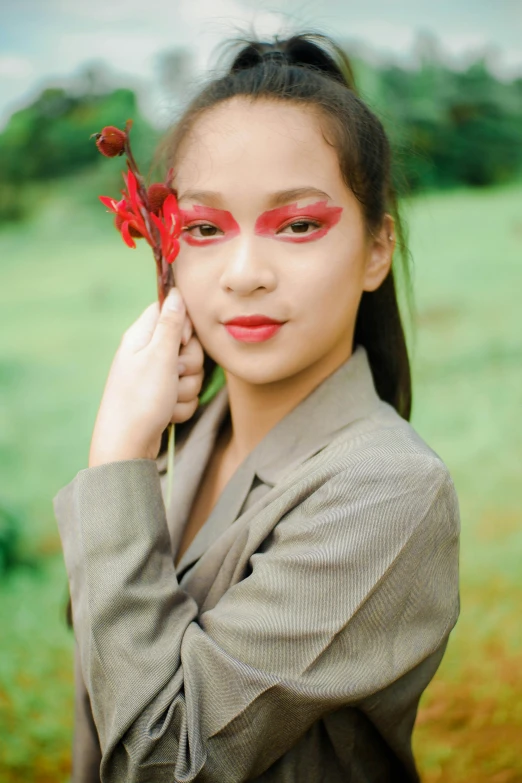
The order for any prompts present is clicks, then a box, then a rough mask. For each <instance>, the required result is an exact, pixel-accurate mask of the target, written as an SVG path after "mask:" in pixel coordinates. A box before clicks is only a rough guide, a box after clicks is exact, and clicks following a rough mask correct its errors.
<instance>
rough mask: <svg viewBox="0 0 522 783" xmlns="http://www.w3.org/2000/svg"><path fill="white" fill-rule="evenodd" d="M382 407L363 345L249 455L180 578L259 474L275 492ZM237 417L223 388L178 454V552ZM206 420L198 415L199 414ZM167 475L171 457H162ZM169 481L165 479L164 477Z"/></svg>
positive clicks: (173, 514)
mask: <svg viewBox="0 0 522 783" xmlns="http://www.w3.org/2000/svg"><path fill="white" fill-rule="evenodd" d="M380 403H381V400H380V398H379V396H378V395H377V392H376V389H375V385H374V381H373V376H372V372H371V368H370V364H369V360H368V355H367V352H366V349H365V348H364V347H363V346H361V345H359V346H357V348H356V349H355V351H354V352H353V354H352V355H351V356H350V357H349V358H348V359H347V360H346V361H345V362H344V363H343V364H342V365H340V366H339V367H338V368H337V370H335V371H334V372H333V373H332V374H331V375H329V376H328V377H327V378H325V380H323V381H322V382H321V383H320V384H319V386H317V387H316V388H315V389H314V390H313V391H312V392H311V393H310V394H309V395H308V396H307V397H305V398H304V399H303V400H302V401H301V402H300V403H299V404H298V405H297V406H296V407H295V408H294V409H293V410H291V411H290V412H289V413H288V414H287V415H286V416H285V417H284V418H283V419H281V421H279V422H278V423H277V424H276V425H275V426H274V427H273V428H272V429H271V430H270V431H269V432H268V433H267V434H266V435H265V437H264V438H263V440H262V441H260V442H259V443H258V444H257V446H256V447H255V448H254V449H253V450H252V452H251V453H250V454H249V455H248V456H247V457H246V458H245V460H244V461H243V462H242V464H241V465H240V466H239V468H238V469H237V471H236V473H235V474H234V476H232V478H231V479H230V481H229V483H228V484H227V486H226V487H225V488H224V490H223V493H222V495H221V496H220V498H219V500H218V502H217V504H216V505H215V506H214V508H213V510H212V512H211V514H210V516H209V518H208V520H207V521H206V522H205V524H204V525H203V527H202V528H201V529H200V531H199V532H198V534H197V535H196V536H195V538H194V539H193V541H192V542H191V544H190V546H189V547H188V549H187V551H186V552H185V554H184V555H183V557H182V559H181V561H180V563H179V564H178V567H177V569H176V571H177V572H178V573H180V572H181V571H182V570H184V569H185V568H186V566H187V565H188V564H190V563H192V562H194V560H196V559H197V558H198V557H199V556H200V555H201V554H202V553H203V552H204V551H205V550H206V549H207V548H208V546H210V544H211V543H212V542H213V541H214V540H216V538H217V537H218V536H219V535H220V534H221V533H222V532H223V531H224V530H225V529H226V528H227V527H228V526H229V525H230V524H231V523H232V522H234V520H235V519H236V518H237V516H238V514H239V512H240V510H241V507H242V506H243V503H244V501H245V499H246V497H247V496H248V493H249V491H250V488H251V486H252V482H253V480H254V477H255V476H256V475H257V476H258V478H259V479H260V480H261V482H263V483H264V484H266V485H268V486H269V487H273V486H275V484H276V483H277V482H278V481H280V480H281V479H282V478H283V477H284V476H285V475H286V474H287V473H289V472H290V471H291V470H293V469H294V468H295V467H297V466H298V465H299V464H301V463H302V462H304V461H305V460H306V459H308V458H309V457H311V456H313V455H314V454H316V453H317V452H318V451H320V450H321V449H322V448H324V447H325V446H327V445H328V444H329V443H330V442H331V441H332V440H333V438H334V437H336V436H337V435H338V434H339V433H340V432H341V431H342V430H343V429H345V428H346V427H348V426H349V425H350V424H351V423H352V422H354V421H356V420H358V419H361V418H364V417H366V416H368V415H370V414H371V412H372V411H373V410H374V409H375V408H376V407H377V406H378V405H379V404H380ZM228 412H229V404H228V390H227V387H226V386H224V387H222V388H221V389H220V390H219V391H218V392H217V394H216V395H215V396H214V397H213V398H212V400H210V402H209V403H208V404H207V405H206V406H204V408H202V409H201V412H200V413H199V418H198V419H197V420H196V422H195V424H194V425H193V427H192V429H191V431H190V433H189V435H188V437H187V439H186V441H185V442H184V443H182V444H181V447H180V448H179V449H178V450H177V451H176V455H175V461H174V476H173V487H172V507H171V508H170V509H168V510H167V522H168V526H169V530H170V534H171V538H172V544H173V549H174V551H177V549H178V546H179V542H180V540H181V536H182V533H183V520H186V519H187V517H188V514H189V512H190V509H191V507H192V503H193V501H194V497H195V493H196V492H197V489H198V486H199V483H200V481H201V478H202V476H203V473H204V470H205V468H206V465H207V463H208V460H209V457H210V455H211V453H212V449H213V447H214V443H215V441H216V438H217V434H218V432H219V429H220V426H221V424H222V422H223V421H224V419H225V417H226V416H227V414H228ZM197 415H198V414H197ZM157 464H158V470H159V471H160V473H163V474H165V471H166V455H162V457H161V458H159V459H158V460H157ZM162 480H166V476H165V475H163V479H162Z"/></svg>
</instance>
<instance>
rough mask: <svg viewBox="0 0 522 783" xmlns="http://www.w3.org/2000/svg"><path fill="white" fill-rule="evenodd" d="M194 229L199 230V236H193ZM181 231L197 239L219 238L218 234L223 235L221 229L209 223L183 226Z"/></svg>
mask: <svg viewBox="0 0 522 783" xmlns="http://www.w3.org/2000/svg"><path fill="white" fill-rule="evenodd" d="M194 229H196V230H197V229H199V234H193V233H192V232H193V231H194ZM183 230H184V231H186V232H187V234H190V235H191V236H193V237H194V236H195V237H197V238H198V239H210V238H211V237H215V236H219V232H220V233H223V232H222V231H221V229H219V228H218V227H217V226H213V225H211V224H210V223H196V224H195V225H193V226H185V228H184V229H183Z"/></svg>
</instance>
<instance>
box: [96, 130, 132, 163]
mask: <svg viewBox="0 0 522 783" xmlns="http://www.w3.org/2000/svg"><path fill="white" fill-rule="evenodd" d="M92 135H93V136H94V137H95V139H96V146H97V147H98V149H99V150H100V152H101V154H102V155H105V157H107V158H115V157H116V156H117V155H123V153H124V152H125V141H126V140H127V134H126V133H125V131H122V130H120V129H119V128H115V127H114V125H107V126H106V127H105V128H103V129H102V132H101V133H93V134H92Z"/></svg>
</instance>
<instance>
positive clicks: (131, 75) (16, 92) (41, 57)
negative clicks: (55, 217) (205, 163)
mask: <svg viewBox="0 0 522 783" xmlns="http://www.w3.org/2000/svg"><path fill="white" fill-rule="evenodd" d="M310 28H313V29H315V30H318V31H319V32H322V33H326V34H327V35H331V36H332V37H333V38H334V39H336V40H338V41H339V42H343V43H351V44H352V45H353V46H354V47H357V49H358V50H359V51H360V50H361V49H363V50H364V51H365V53H366V55H367V56H368V57H369V58H373V59H374V60H379V59H380V60H383V59H385V60H390V59H394V60H396V61H398V62H401V63H402V64H404V65H407V66H408V65H409V66H410V67H411V66H413V65H414V63H415V56H416V55H415V52H416V51H417V50H418V41H419V35H420V34H424V35H426V34H431V35H433V36H435V37H436V38H437V40H438V42H439V46H440V47H441V49H442V51H443V53H444V54H445V57H446V59H447V60H448V61H449V62H450V63H452V64H454V66H455V67H464V65H465V63H466V62H469V61H470V60H472V59H474V58H476V57H477V56H478V55H479V54H480V53H483V52H485V53H486V56H487V61H488V64H489V66H490V68H491V70H493V71H494V72H495V73H496V74H497V75H498V76H499V77H500V78H503V79H506V80H509V79H511V78H513V77H515V76H520V75H522V0H429V2H427V0H403V2H400V0H399V2H397V0H395V1H394V2H392V1H391V0H364V2H361V0H357V1H355V0H314V2H312V0H286V1H283V0H272V1H271V2H270V1H267V0H124V2H123V1H122V0H83V2H80V0H2V2H1V3H0V129H1V128H2V127H3V126H4V125H5V123H6V122H7V120H8V118H9V116H10V114H11V113H12V112H13V111H15V110H16V109H18V108H20V107H22V106H23V105H24V104H26V103H27V102H29V101H30V100H31V99H32V98H34V97H35V96H36V94H37V93H38V91H39V90H40V89H41V88H42V87H43V86H49V85H52V84H64V83H66V80H68V79H70V77H71V76H74V75H75V74H78V73H79V72H80V71H81V70H82V69H84V68H85V65H86V64H87V63H88V64H90V65H95V66H96V67H97V68H98V69H100V68H103V69H105V71H106V73H107V78H108V79H109V80H110V81H111V82H112V83H115V84H128V85H129V86H132V87H134V88H135V89H136V90H137V92H138V94H139V95H140V104H141V108H142V110H143V111H144V112H145V114H146V115H147V116H148V118H149V119H150V120H151V121H152V122H153V123H154V124H156V125H158V126H161V125H162V124H163V123H165V122H166V121H167V115H168V113H169V108H168V107H167V106H166V103H165V96H164V94H163V93H162V91H161V88H160V87H159V85H158V81H159V79H158V73H159V71H158V67H159V66H158V63H159V56H160V55H161V53H165V52H169V51H172V50H175V49H180V48H185V49H189V50H190V51H191V53H192V55H193V61H194V68H195V72H196V74H203V73H204V72H205V70H206V69H208V68H214V67H216V64H217V54H218V52H219V49H218V48H217V47H218V46H219V44H221V43H222V42H223V41H226V40H228V39H230V38H232V37H236V36H237V35H239V34H242V35H245V34H247V33H249V32H251V31H252V32H255V33H256V34H257V35H260V36H271V35H273V34H274V33H279V34H284V33H285V31H290V32H298V31H301V30H303V29H310ZM416 42H417V44H416ZM416 45H417V50H416Z"/></svg>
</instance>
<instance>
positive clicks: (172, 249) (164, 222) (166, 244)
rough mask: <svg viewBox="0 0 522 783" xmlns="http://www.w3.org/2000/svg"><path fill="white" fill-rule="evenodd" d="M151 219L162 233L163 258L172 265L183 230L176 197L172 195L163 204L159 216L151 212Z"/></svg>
mask: <svg viewBox="0 0 522 783" xmlns="http://www.w3.org/2000/svg"><path fill="white" fill-rule="evenodd" d="M150 219H151V220H152V222H153V223H154V225H155V226H156V228H157V229H158V231H159V233H160V237H161V252H162V254H163V258H164V259H165V261H166V262H167V264H172V262H173V261H174V260H175V258H176V256H177V255H178V253H179V241H178V240H179V237H180V234H181V229H182V223H181V215H180V213H179V207H178V201H177V199H176V196H175V195H174V194H173V193H170V194H169V195H168V196H167V198H166V199H165V201H164V202H163V206H162V207H161V210H160V214H159V216H158V215H155V214H154V213H153V212H151V213H150Z"/></svg>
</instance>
